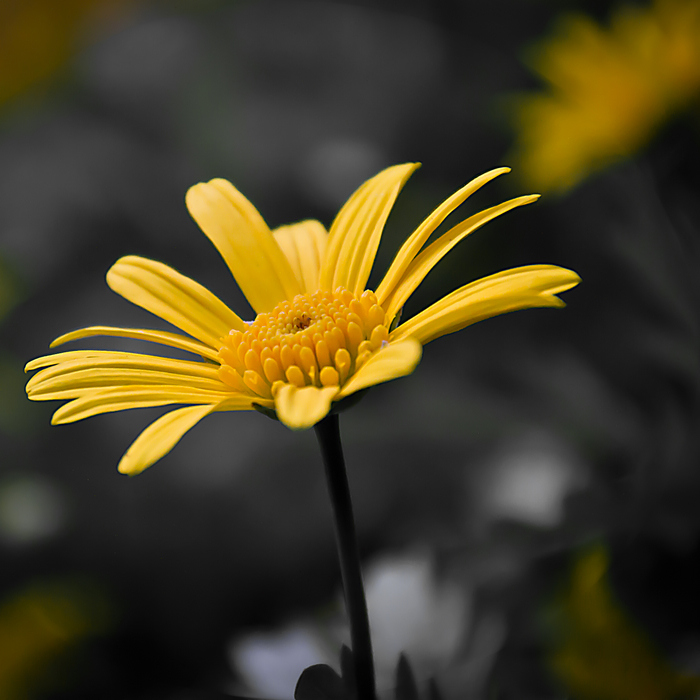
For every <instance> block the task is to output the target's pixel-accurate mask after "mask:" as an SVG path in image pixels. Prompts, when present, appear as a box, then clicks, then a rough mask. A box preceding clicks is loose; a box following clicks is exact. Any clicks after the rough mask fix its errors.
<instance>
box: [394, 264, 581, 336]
mask: <svg viewBox="0 0 700 700" xmlns="http://www.w3.org/2000/svg"><path fill="white" fill-rule="evenodd" d="M580 281H581V280H580V278H579V276H578V275H577V274H576V273H575V272H572V271H571V270H566V269H564V268H562V267H557V266H555V265H528V266H526V267H518V268H514V269H512V270H505V271H504V272H499V273H497V274H495V275H491V276H490V277H485V278H483V279H480V280H477V281H476V282H472V283H471V284H468V285H466V286H464V287H461V288H460V289H458V290H457V291H455V292H453V293H452V294H449V295H448V296H446V297H445V298H444V299H441V300H440V301H438V302H437V303H435V304H433V305H432V306H430V307H428V308H427V309H425V311H422V312H421V313H419V314H418V315H417V316H414V317H413V318H411V319H409V320H408V321H406V323H403V324H401V325H400V326H399V327H398V328H397V329H396V330H394V331H393V332H392V333H391V335H390V336H389V338H390V340H391V341H392V342H393V341H397V340H401V339H403V338H408V337H412V338H415V339H416V340H418V341H420V342H421V343H423V345H425V343H429V342H430V341H431V340H434V339H435V338H439V337H440V336H442V335H446V334H447V333H454V332H455V331H458V330H460V329H462V328H465V327H466V326H469V325H471V324H472V323H476V322H477V321H481V320H483V319H485V318H490V317H491V316H497V315H499V314H505V313H508V312H510V311H517V310H518V309H527V308H531V307H537V306H553V307H561V306H565V304H564V302H563V301H562V300H561V299H559V298H557V297H556V296H554V295H555V294H559V293H561V292H565V291H566V290H567V289H571V288H572V287H575V286H576V285H577V284H578V283H579V282H580Z"/></svg>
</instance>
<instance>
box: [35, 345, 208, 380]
mask: <svg viewBox="0 0 700 700" xmlns="http://www.w3.org/2000/svg"><path fill="white" fill-rule="evenodd" d="M40 367H46V369H43V370H42V371H41V372H38V373H37V374H35V375H34V376H33V377H32V378H31V379H30V380H29V381H28V382H27V389H31V388H33V387H36V386H37V385H40V384H42V383H43V382H45V381H46V380H47V379H51V378H53V377H58V376H60V375H64V374H70V373H72V372H76V371H80V370H92V371H99V370H100V369H113V370H116V369H133V370H145V371H154V372H167V373H170V374H175V375H179V376H183V377H203V378H205V379H211V380H218V367H217V366H216V365H213V364H212V363H208V362H207V363H205V362H191V361H189V360H174V359H171V358H169V357H157V356H155V355H140V354H138V353H135V352H111V351H108V350H101V351H100V350H74V351H71V352H59V353H55V354H54V355H47V356H46V357H38V358H37V359H35V360H32V361H31V362H29V363H27V366H26V368H25V369H26V370H33V369H38V368H40Z"/></svg>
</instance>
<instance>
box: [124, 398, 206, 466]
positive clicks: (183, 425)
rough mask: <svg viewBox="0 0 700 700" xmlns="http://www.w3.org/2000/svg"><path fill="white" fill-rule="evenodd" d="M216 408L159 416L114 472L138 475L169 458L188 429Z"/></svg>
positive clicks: (127, 452) (188, 407)
mask: <svg viewBox="0 0 700 700" xmlns="http://www.w3.org/2000/svg"><path fill="white" fill-rule="evenodd" d="M215 408H216V404H213V405H209V406H186V407H185V408H178V409H177V410H175V411H170V412H169V413H166V414H165V415H164V416H161V417H160V418H159V419H158V420H156V421H155V422H153V423H151V425H149V426H148V427H147V428H146V429H145V430H144V431H143V432H142V433H141V434H140V435H139V436H138V437H137V438H136V440H135V441H134V442H133V443H132V444H131V447H129V449H128V450H127V451H126V454H125V455H124V456H123V457H122V458H121V461H120V462H119V466H118V467H117V468H118V469H119V471H120V472H121V473H122V474H129V475H131V476H134V475H135V474H140V473H141V472H142V471H143V470H144V469H147V468H148V467H150V466H151V465H152V464H154V463H155V462H157V461H158V460H159V459H160V458H161V457H164V456H165V455H166V454H168V452H170V450H172V449H173V447H175V445H177V443H178V442H179V441H180V438H181V437H182V436H183V435H184V434H185V433H186V432H187V431H188V430H189V429H190V428H192V427H194V426H195V425H196V424H197V423H199V421H200V420H202V418H204V417H205V416H208V415H209V414H210V413H212V411H214V410H215Z"/></svg>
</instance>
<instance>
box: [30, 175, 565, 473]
mask: <svg viewBox="0 0 700 700" xmlns="http://www.w3.org/2000/svg"><path fill="white" fill-rule="evenodd" d="M417 167H418V164H417V163H407V164H404V165H396V166H393V167H390V168H387V169H386V170H384V171H382V172H381V173H379V174H378V175H376V176H375V177H373V178H372V179H371V180H368V181H367V182H365V183H364V184H363V185H362V186H361V187H360V188H359V189H358V190H357V191H356V192H355V193H354V194H353V195H352V197H351V198H350V199H349V200H348V202H347V203H346V204H345V205H344V206H343V207H342V209H341V210H340V212H339V213H338V215H337V216H336V218H335V221H334V222H333V224H332V226H331V228H330V231H329V232H326V230H325V229H324V227H323V226H322V225H321V224H320V223H319V222H318V221H302V222H301V223H297V224H292V225H290V226H282V227H280V228H278V229H275V230H274V231H271V230H270V229H269V228H268V226H267V224H266V223H265V221H264V220H263V218H262V217H261V216H260V214H259V213H258V211H257V210H256V209H255V207H254V206H253V205H252V204H251V203H250V202H249V201H248V200H247V199H246V198H245V197H244V196H243V195H242V194H241V193H240V192H239V191H238V190H237V189H236V188H235V187H234V186H233V185H232V184H231V183H230V182H227V181H226V180H221V179H217V180H211V181H210V182H207V183H200V184H198V185H195V186H194V187H192V188H190V190H189V191H188V193H187V198H186V201H187V207H188V209H189V211H190V214H191V215H192V217H193V218H194V219H195V221H196V222H197V223H198V224H199V226H200V227H201V229H202V231H204V233H205V234H206V236H207V237H208V238H209V239H210V240H211V241H212V243H213V244H214V245H215V246H216V248H217V250H218V251H219V253H220V254H221V257H222V258H223V259H224V261H225V262H226V264H227V265H228V267H229V269H230V270H231V273H232V274H233V276H234V277H235V279H236V281H237V282H238V285H239V286H240V288H241V290H242V291H243V293H244V294H245V296H246V298H247V299H248V301H249V302H250V305H251V306H252V307H253V309H254V311H255V313H256V314H257V315H256V317H255V319H254V320H252V321H249V322H248V321H244V320H243V319H241V318H240V317H239V316H237V315H236V314H235V313H234V312H233V311H231V309H229V308H228V307H227V306H226V305H225V304H224V303H223V302H222V301H221V300H219V299H218V298H217V297H216V296H214V295H213V294H212V293H211V292H210V291H208V290H207V289H205V288H204V287H202V286H201V285H199V284H198V283H197V282H194V281H193V280H191V279H189V278H188V277H185V276H184V275H182V274H180V273H179V272H176V271H175V270H174V269H172V268H171V267H168V266H167V265H164V264H163V263H160V262H155V261H153V260H148V259H146V258H140V257H134V256H128V257H124V258H121V259H120V260H118V261H117V262H116V263H115V264H114V265H113V267H112V268H111V269H110V270H109V272H108V273H107V284H108V285H109V286H110V287H111V288H112V289H113V290H114V291H115V292H117V293H118V294H121V295H122V296H123V297H125V298H126V299H128V300H129V301H131V302H133V303H134V304H137V305H138V306H140V307H142V308H144V309H147V310H148V311H150V312H151V313H153V314H155V315H156V316H159V317H160V318H162V319H165V320H166V321H168V322H169V323H171V324H172V325H173V326H175V327H177V328H179V329H180V330H181V331H184V332H185V333H186V334H187V336H185V335H181V334H177V333H170V332H166V331H156V330H146V329H125V328H114V327H109V326H93V327H90V328H84V329H82V330H77V331H73V332H72V333H67V334H66V335H62V336H61V337H59V338H57V339H56V340H54V342H53V343H52V344H51V347H54V346H56V345H61V344H63V343H65V342H67V341H70V340H77V339H79V338H87V337H91V336H121V337H126V338H137V339H142V340H148V341H151V342H154V343H160V344H162V345H168V346H171V347H174V348H178V349H180V350H185V351H187V352H190V353H192V354H193V355H195V356H197V357H196V359H195V360H190V361H187V360H179V359H170V358H165V357H157V356H152V355H142V354H137V353H133V352H112V351H105V350H75V351H72V352H62V353H58V354H54V355H48V356H46V357H40V358H38V359H36V360H32V361H31V362H29V363H28V364H27V366H26V370H36V369H41V371H40V372H38V373H37V374H36V375H34V377H32V378H31V379H30V380H29V382H28V384H27V393H28V395H29V398H30V399H33V400H37V401H46V400H52V399H68V400H69V401H68V403H66V404H64V405H63V406H61V407H60V408H59V409H58V410H57V411H56V412H55V413H54V416H53V420H52V423H54V424H59V423H72V422H73V421H77V420H82V419H83V418H88V417H90V416H94V415H97V414H99V413H106V412H110V411H121V410H124V409H128V408H141V407H147V406H166V405H173V404H186V406H185V407H184V408H178V409H176V410H173V411H170V412H169V413H166V414H165V415H163V416H162V417H160V418H159V419H158V420H156V421H155V422H154V423H152V424H151V425H150V426H149V427H148V428H146V429H145V430H144V431H143V432H142V433H141V435H140V436H139V437H138V438H137V439H136V441H135V442H134V443H133V444H132V445H131V447H130V448H129V449H128V451H127V452H126V454H125V455H124V457H123V458H122V460H121V462H120V463H119V471H121V472H123V473H126V474H137V473H139V472H141V471H143V470H144V469H146V468H147V467H148V466H150V465H151V464H153V463H154V462H156V461H157V460H158V459H160V458H161V457H162V456H163V455H165V454H166V453H167V452H169V451H170V450H171V449H172V448H173V446H174V445H175V444H176V443H177V442H178V440H179V439H180V438H181V437H182V436H183V434H184V433H186V432H187V431H188V430H189V429H190V428H192V426H194V425H195V424H196V423H197V422H198V421H200V420H201V419H202V418H204V417H205V416H207V415H208V414H210V413H212V412H214V411H241V410H250V409H254V408H258V409H262V410H263V411H268V412H271V411H274V412H276V415H277V417H278V418H279V420H280V421H282V422H283V423H284V424H285V425H287V426H288V427H290V428H293V429H303V428H309V427H311V426H313V425H314V424H316V423H317V422H318V421H320V420H321V419H322V418H323V417H324V416H326V414H327V413H328V412H329V411H330V410H331V406H332V404H333V403H334V402H338V401H341V400H342V399H345V398H346V397H348V396H350V395H352V394H355V393H356V392H358V391H360V390H362V389H366V388H368V387H370V386H373V385H375V384H379V383H381V382H386V381H389V380H391V379H395V378H397V377H401V376H404V375H407V374H409V373H411V372H412V371H413V369H414V368H415V367H416V365H417V364H418V361H419V360H420V356H421V346H422V345H424V344H425V343H428V342H429V341H431V340H433V339H435V338H438V337H440V336H441V335H445V334H446V333H452V332H453V331H457V330H459V329H461V328H464V327H465V326H468V325H470V324H472V323H475V322H476V321H480V320H482V319H485V318H488V317H490V316H495V315H497V314H503V313H506V312H509V311H515V310H516V309H523V308H527V307H536V306H555V307H558V306H563V305H564V304H563V302H562V301H561V300H560V299H558V298H557V297H556V296H555V295H556V294H558V293H560V292H563V291H565V290H567V289H570V288H571V287H573V286H575V285H576V284H577V283H578V282H579V278H578V276H577V275H576V273H574V272H571V271H570V270H565V269H563V268H560V267H555V266H553V265H531V266H528V267H520V268H516V269H512V270H506V271H504V272H499V273H498V274H495V275H492V276H490V277H486V278H484V279H481V280H478V281H476V282H472V283H471V284H468V285H466V286H464V287H461V288H460V289H458V290H456V291H455V292H453V293H452V294H449V295H448V296H446V297H445V298H443V299H441V300H440V301H438V302H437V303H435V304H433V305H432V306H430V307H429V308H427V309H425V311H422V312H421V313H419V314H417V315H416V316H414V317H413V318H411V319H409V320H408V321H405V322H404V323H401V324H397V318H398V315H399V312H400V311H401V308H402V307H403V305H404V303H405V301H406V300H407V299H408V297H409V296H410V295H411V294H412V293H413V291H414V290H415V289H416V287H418V285H419V284H420V283H421V282H422V280H423V279H424V278H425V276H426V275H427V274H428V272H430V270H431V269H432V268H433V266H434V265H435V264H436V263H437V262H438V261H439V260H440V259H441V258H442V257H443V256H444V255H445V254H446V253H447V252H448V251H450V250H451V249H452V248H453V247H454V246H455V245H456V244H457V243H458V242H459V241H460V240H462V239H463V238H464V237H465V236H467V235H468V234H470V233H471V232H472V231H474V230H476V229H477V228H479V227H480V226H482V225H483V224H485V223H486V222H487V221H490V220H491V219H493V218H495V217H497V216H499V215H501V214H503V213H504V212H507V211H509V210H510V209H513V208H515V207H519V206H521V205H523V204H528V203H530V202H533V201H534V200H535V199H537V197H538V195H529V196H525V197H517V198H516V199H511V200H509V201H507V202H503V203H502V204H499V205H497V206H495V207H491V208H490V209H486V210H485V211H482V212H479V213H477V214H474V215H473V216H471V217H469V218H468V219H466V220H465V221H462V222H461V223H459V224H457V225H456V226H454V227H453V228H451V229H450V230H449V231H447V232H446V233H444V234H443V235H442V236H441V237H439V238H438V239H437V240H435V241H434V242H433V243H431V244H430V245H428V246H427V247H424V245H425V243H426V242H427V240H428V238H429V237H430V236H431V234H432V233H433V232H434V231H435V229H436V228H437V227H438V226H439V225H440V224H441V223H442V221H443V220H444V219H445V217H447V215H448V214H450V212H452V211H453V210H454V209H455V208H456V207H457V206H459V205H460V204H461V203H462V202H464V200H465V199H467V197H469V195H471V194H472V193H473V192H475V191H476V190H478V189H479V188H480V187H481V186H482V185H484V184H486V183H487V182H489V181H490V180H493V179H494V178H495V177H497V176H498V175H501V174H502V173H505V172H508V171H509V168H498V169H496V170H492V171H490V172H488V173H485V174H484V175H481V176H480V177H477V178H476V179H474V180H472V181H471V182H470V183H469V184H467V185H466V186H465V187H463V188H462V189H461V190H459V191H458V192H456V193H455V194H453V195H452V196H451V197H450V198H449V199H447V200H446V201H445V202H443V203H442V204H441V205H440V206H439V207H438V208H437V209H436V210H435V211H434V212H433V213H432V214H430V216H428V218H426V219H425V221H423V223H422V224H421V225H420V226H419V227H418V228H417V229H416V230H415V231H414V232H413V233H412V234H411V235H410V236H409V237H408V239H407V240H406V241H405V243H404V244H403V245H402V246H401V249H400V250H399V252H398V254H397V256H396V258H395V259H394V261H393V262H392V264H391V266H390V267H389V270H388V271H387V273H386V275H385V276H384V279H383V280H382V282H381V284H380V285H379V287H378V288H377V290H376V291H372V290H369V289H365V285H366V283H367V279H368V277H369V274H370V270H371V268H372V264H373V262H374V257H375V254H376V252H377V248H378V246H379V240H380V238H381V235H382V229H383V228H384V223H385V221H386V219H387V217H388V215H389V212H390V210H391V208H392V206H393V204H394V201H395V199H396V196H397V195H398V193H399V191H400V189H401V187H402V186H403V185H404V183H405V182H406V180H407V179H408V177H409V176H410V175H411V173H412V172H413V171H414V170H415V169H416V168H417Z"/></svg>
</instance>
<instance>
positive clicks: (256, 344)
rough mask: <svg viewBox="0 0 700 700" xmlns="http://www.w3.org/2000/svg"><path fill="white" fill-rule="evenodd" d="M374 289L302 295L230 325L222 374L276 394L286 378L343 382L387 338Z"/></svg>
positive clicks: (242, 386)
mask: <svg viewBox="0 0 700 700" xmlns="http://www.w3.org/2000/svg"><path fill="white" fill-rule="evenodd" d="M385 323H386V314H385V313H384V309H382V308H381V306H379V304H378V303H377V297H376V296H375V294H374V292H371V291H369V290H366V291H365V292H363V293H362V295H361V296H360V297H356V296H355V295H354V294H352V293H351V292H349V291H348V290H347V289H344V288H342V287H338V289H336V290H335V291H334V292H325V291H319V292H314V293H313V294H299V295H297V296H295V297H294V299H292V300H291V301H283V302H280V303H279V304H278V305H277V306H276V307H275V308H274V309H272V311H269V312H267V313H261V314H258V315H257V316H256V318H255V320H254V321H253V323H252V324H251V325H250V328H249V329H248V330H246V331H244V332H241V331H237V330H232V331H231V332H230V333H229V335H228V336H227V337H226V338H224V339H223V340H224V344H223V346H222V347H221V348H220V350H219V358H220V360H221V367H220V368H219V377H220V378H221V380H222V381H223V382H225V383H226V384H228V385H229V386H230V387H232V388H233V389H236V390H238V391H245V392H246V393H249V392H250V391H253V392H254V393H255V394H257V395H258V396H261V397H262V398H266V399H269V398H272V397H273V396H274V395H275V393H276V391H277V389H278V388H279V387H280V386H281V385H282V384H284V383H289V384H294V385H295V386H298V387H304V386H317V387H322V386H340V385H342V384H343V383H344V382H345V381H346V379H347V378H348V377H349V376H351V375H352V374H353V373H354V372H355V371H356V370H357V369H358V368H359V367H361V366H362V365H363V364H364V362H366V361H367V358H368V357H369V356H370V355H371V354H372V353H373V352H375V351H376V350H378V349H379V348H380V347H381V346H382V343H383V342H385V341H388V340H389V330H388V328H387V326H386V325H385Z"/></svg>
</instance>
